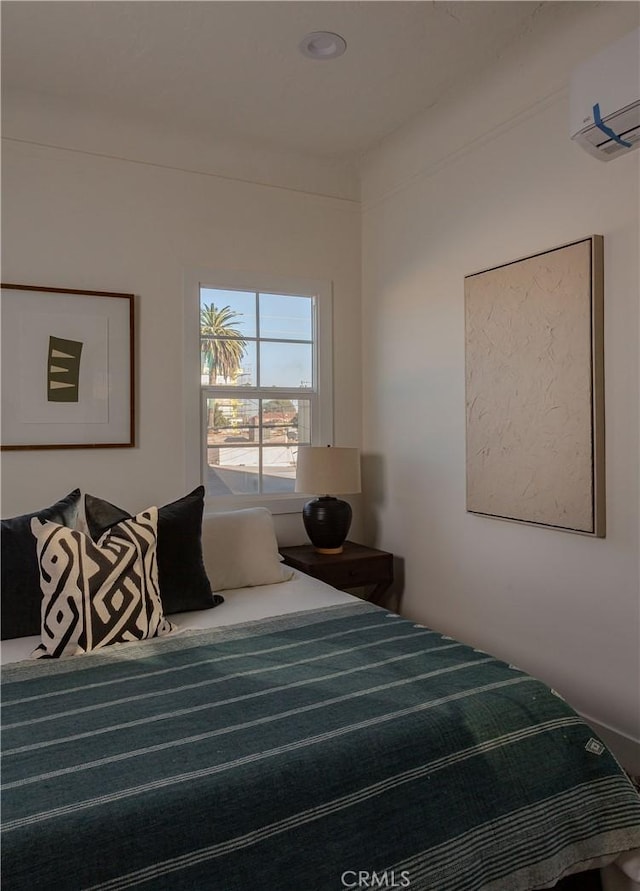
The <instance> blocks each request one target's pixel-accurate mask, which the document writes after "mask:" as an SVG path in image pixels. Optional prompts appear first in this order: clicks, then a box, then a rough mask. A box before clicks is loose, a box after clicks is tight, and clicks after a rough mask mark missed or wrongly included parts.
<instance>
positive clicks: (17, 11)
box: [2, 0, 590, 159]
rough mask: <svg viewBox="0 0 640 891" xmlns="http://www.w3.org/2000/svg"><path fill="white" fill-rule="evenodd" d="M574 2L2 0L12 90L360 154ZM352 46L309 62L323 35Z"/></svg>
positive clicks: (261, 139) (314, 150)
mask: <svg viewBox="0 0 640 891" xmlns="http://www.w3.org/2000/svg"><path fill="white" fill-rule="evenodd" d="M585 5H590V4H583V3H574V2H567V3H565V2H553V3H535V2H474V0H472V2H428V0H418V2H405V0H368V2H352V0H333V2H331V0H322V2H316V0H311V2H305V0H289V2H279V0H274V2H270V0H260V2H253V0H232V2H225V0H214V2H211V0H200V2H190V0H170V2H139V0H133V2H84V0H82V2H76V0H73V2H49V0H46V2H20V0H18V2H15V0H8V2H3V3H2V84H3V90H19V91H29V92H35V93H39V94H43V95H45V96H50V97H55V98H56V99H57V100H58V101H59V100H60V99H64V100H65V101H68V102H70V103H73V104H74V105H77V106H79V107H88V108H91V109H92V110H93V111H94V112H95V111H98V112H100V111H103V112H104V113H107V114H120V115H123V114H124V115H128V116H134V117H136V118H137V119H139V120H144V119H149V120H150V121H153V120H155V121H158V120H160V119H161V120H163V121H165V122H166V121H167V120H170V121H173V122H174V125H175V127H176V128H181V129H183V130H189V129H191V130H193V131H194V132H199V133H205V134H212V135H213V134H218V135H224V136H225V137H226V138H227V139H235V140H242V141H246V142H247V143H251V144H252V145H264V146H269V147H271V148H276V149H283V150H284V149H286V150H289V151H290V150H294V151H300V152H304V153H310V154H314V155H321V156H327V157H334V158H345V159H347V158H355V157H357V156H359V155H360V154H362V153H363V152H365V151H366V150H368V149H370V148H371V147H372V146H374V145H375V144H377V143H378V142H379V141H380V140H381V139H382V138H383V137H385V136H387V135H388V134H389V133H391V132H393V131H394V130H395V129H397V128H398V127H399V126H400V125H401V124H403V123H405V122H406V121H407V120H409V119H411V118H412V117H414V116H415V115H416V114H418V113H419V112H420V111H422V110H424V109H425V108H427V107H429V106H430V105H432V104H433V103H434V102H436V101H437V100H438V98H439V97H441V96H442V94H443V91H445V90H446V89H448V88H451V87H452V86H455V85H456V84H458V83H459V82H461V81H463V80H465V79H469V78H472V77H473V75H474V73H475V72H478V71H479V70H481V69H482V68H485V67H486V66H488V65H490V64H492V63H493V62H495V61H496V59H497V58H499V56H500V54H501V52H502V51H504V50H505V48H507V47H511V48H513V45H514V43H516V44H517V42H518V41H526V40H529V39H531V36H532V35H533V34H537V35H538V36H539V34H540V30H541V26H542V31H544V28H545V27H552V26H553V23H554V20H555V19H557V18H558V17H562V18H563V20H565V21H566V19H567V16H571V15H573V14H574V12H573V11H572V10H574V11H575V13H576V14H577V13H578V12H579V8H580V7H582V6H585ZM315 30H329V31H334V32H337V33H339V34H341V35H342V36H343V37H344V38H345V40H346V41H347V52H346V54H345V55H344V56H342V57H341V58H339V59H336V60H334V61H312V60H309V59H306V58H304V57H303V56H302V55H301V54H300V53H299V51H298V49H297V46H298V43H299V41H300V40H301V39H302V37H303V36H304V35H305V34H306V33H308V32H309V31H315Z"/></svg>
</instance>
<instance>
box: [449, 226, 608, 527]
mask: <svg viewBox="0 0 640 891" xmlns="http://www.w3.org/2000/svg"><path fill="white" fill-rule="evenodd" d="M603 281H604V278H603V239H602V236H601V235H593V236H591V237H589V238H585V239H582V240H581V241H576V242H572V243H571V244H566V245H561V246H560V247H556V248H552V249H551V250H548V251H543V252H541V253H538V254H534V255H532V256H530V257H525V258H524V259H521V260H514V261H513V262H511V263H505V264H504V265H502V266H497V267H494V268H492V269H485V270H483V271H482V272H476V273H474V274H473V275H468V276H466V277H465V360H466V433H467V456H466V464H467V510H468V511H470V512H472V513H477V514H484V515H486V516H491V517H497V518H500V519H505V520H516V521H520V522H524V523H534V524H536V525H540V526H548V527H552V528H555V529H562V530H566V531H570V532H578V533H583V534H585V535H593V536H597V537H600V538H602V537H604V535H605V490H604V355H603V352H604V351H603V315H604V309H603V299H604V298H603V291H604V285H603Z"/></svg>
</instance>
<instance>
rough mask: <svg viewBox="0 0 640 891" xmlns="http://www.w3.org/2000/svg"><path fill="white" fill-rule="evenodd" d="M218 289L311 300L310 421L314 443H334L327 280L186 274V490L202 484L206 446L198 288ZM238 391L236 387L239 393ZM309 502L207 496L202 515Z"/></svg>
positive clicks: (290, 497)
mask: <svg viewBox="0 0 640 891" xmlns="http://www.w3.org/2000/svg"><path fill="white" fill-rule="evenodd" d="M202 287H207V288H219V289H230V290H233V289H235V290H241V291H262V292H264V293H269V294H291V295H293V296H297V297H314V298H315V300H314V307H315V325H314V330H315V337H316V349H315V350H314V360H315V363H316V364H315V368H314V372H315V373H314V379H315V390H314V393H313V399H314V401H316V402H317V409H316V414H315V416H314V417H313V420H312V430H311V437H312V439H311V443H312V445H333V306H332V302H333V301H332V286H331V282H330V281H323V280H318V279H307V278H296V277H293V276H279V275H273V274H269V273H266V274H260V273H254V272H248V273H244V272H231V271H226V272H225V271H221V270H215V269H206V268H199V269H186V270H185V271H184V297H183V300H184V312H183V320H184V323H183V324H184V329H183V357H184V362H183V365H184V368H183V404H184V425H185V431H184V433H185V485H186V488H187V490H191V489H194V488H195V487H196V486H199V485H201V483H203V468H204V463H205V460H206V444H205V441H204V438H203V436H202V399H201V386H202V385H201V371H202V369H201V355H200V289H201V288H202ZM241 392H242V390H241V388H238V395H239V396H240V393H241ZM300 398H302V395H301V396H300ZM307 500H308V499H307V498H306V497H304V496H301V495H294V494H293V493H284V494H273V495H269V494H260V495H255V494H248V495H209V493H208V492H207V493H206V496H205V513H215V512H216V511H220V510H232V509H238V508H242V507H257V506H262V507H267V508H268V509H269V510H270V511H271V512H272V513H274V514H285V513H297V512H299V511H301V510H302V506H303V505H304V503H305V502H306V501H307Z"/></svg>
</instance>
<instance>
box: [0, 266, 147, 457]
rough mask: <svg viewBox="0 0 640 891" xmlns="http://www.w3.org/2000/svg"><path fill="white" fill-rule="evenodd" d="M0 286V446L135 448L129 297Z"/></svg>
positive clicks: (131, 301)
mask: <svg viewBox="0 0 640 891" xmlns="http://www.w3.org/2000/svg"><path fill="white" fill-rule="evenodd" d="M0 287H1V292H0V310H1V313H2V409H1V420H2V427H1V436H0V439H1V442H0V448H1V449H2V450H3V451H11V450H14V451H16V450H21V449H95V448H131V447H133V446H134V445H135V355H134V354H135V348H134V344H135V340H134V336H135V330H134V328H135V323H134V304H135V298H134V295H133V294H122V293H117V292H113V291H87V290H80V289H70V288H52V287H44V286H39V285H21V284H4V283H3V284H2V285H1V286H0Z"/></svg>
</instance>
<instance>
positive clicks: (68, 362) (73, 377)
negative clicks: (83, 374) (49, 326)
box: [47, 337, 82, 402]
mask: <svg viewBox="0 0 640 891" xmlns="http://www.w3.org/2000/svg"><path fill="white" fill-rule="evenodd" d="M81 353H82V342H81V341H79V340H66V339H65V338H63V337H49V360H48V362H47V401H48V402H78V392H79V384H80V354H81Z"/></svg>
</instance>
